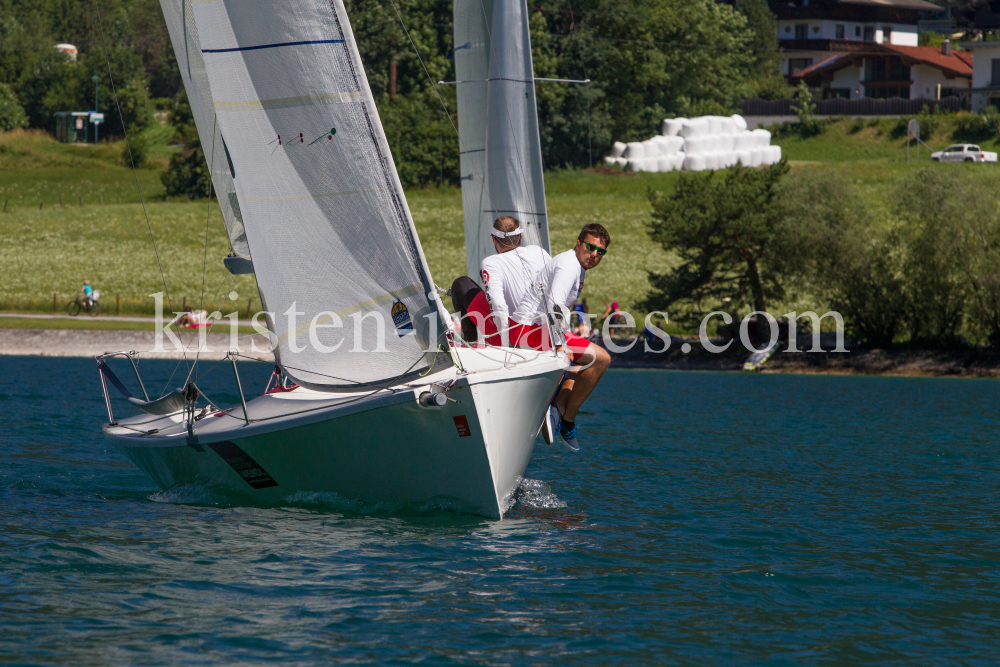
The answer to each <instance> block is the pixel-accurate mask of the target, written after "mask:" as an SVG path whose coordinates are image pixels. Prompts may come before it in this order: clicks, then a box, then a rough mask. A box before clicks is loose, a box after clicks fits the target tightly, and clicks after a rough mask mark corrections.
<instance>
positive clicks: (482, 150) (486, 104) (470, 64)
mask: <svg viewBox="0 0 1000 667" xmlns="http://www.w3.org/2000/svg"><path fill="white" fill-rule="evenodd" d="M454 26H455V74H456V77H455V78H456V80H457V86H458V134H459V145H460V149H459V150H460V151H461V154H460V164H461V178H462V208H463V210H464V216H465V259H466V270H467V271H468V275H469V276H478V275H479V268H480V265H481V264H482V261H483V258H484V257H486V256H488V255H492V254H494V253H495V250H494V248H493V244H492V242H491V241H490V229H491V228H492V226H493V221H494V220H495V219H496V218H498V217H499V216H501V215H510V216H513V217H515V218H517V219H518V220H520V221H521V226H522V229H523V230H524V232H523V234H524V235H523V237H522V238H523V241H522V242H523V243H524V244H526V245H538V246H541V247H542V248H543V249H544V250H545V251H546V252H548V251H549V225H548V216H547V211H546V205H545V180H544V176H543V174H542V147H541V141H540V139H539V134H538V112H537V107H536V101H535V83H534V81H535V76H534V67H533V65H532V61H531V35H530V32H529V26H528V7H527V4H526V2H525V0H513V1H511V0H507V1H504V0H454Z"/></svg>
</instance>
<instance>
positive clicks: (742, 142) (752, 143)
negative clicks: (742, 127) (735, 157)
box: [733, 132, 757, 151]
mask: <svg viewBox="0 0 1000 667" xmlns="http://www.w3.org/2000/svg"><path fill="white" fill-rule="evenodd" d="M756 146H757V137H755V136H753V132H740V133H739V134H737V135H736V139H735V140H734V141H733V148H734V149H735V150H738V151H748V150H750V149H751V148H755V147H756Z"/></svg>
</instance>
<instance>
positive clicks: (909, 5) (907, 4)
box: [837, 0, 943, 12]
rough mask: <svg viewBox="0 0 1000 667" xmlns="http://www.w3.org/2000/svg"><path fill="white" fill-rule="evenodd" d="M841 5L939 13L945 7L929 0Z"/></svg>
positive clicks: (855, 0)
mask: <svg viewBox="0 0 1000 667" xmlns="http://www.w3.org/2000/svg"><path fill="white" fill-rule="evenodd" d="M837 4H841V5H874V6H876V7H895V8H898V9H919V10H924V11H933V12H939V11H941V10H942V9H943V7H941V6H939V5H935V4H934V3H932V2H927V0H838V3H837Z"/></svg>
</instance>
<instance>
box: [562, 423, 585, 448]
mask: <svg viewBox="0 0 1000 667" xmlns="http://www.w3.org/2000/svg"><path fill="white" fill-rule="evenodd" d="M559 437H560V438H562V441H563V442H564V443H566V446H567V447H569V448H570V449H571V450H572V451H574V452H578V451H580V443H578V442H577V441H576V424H575V423H572V422H567V421H566V420H565V419H562V420H560V421H559Z"/></svg>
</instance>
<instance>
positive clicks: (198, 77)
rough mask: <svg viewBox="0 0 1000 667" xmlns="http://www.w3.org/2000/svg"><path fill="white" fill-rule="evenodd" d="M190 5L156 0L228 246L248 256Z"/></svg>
mask: <svg viewBox="0 0 1000 667" xmlns="http://www.w3.org/2000/svg"><path fill="white" fill-rule="evenodd" d="M191 6H192V0H160V7H161V8H162V9H163V18H164V19H166V22H167V31H168V32H169V33H170V41H171V43H172V44H173V45H174V54H175V55H176V56H177V65H178V68H179V69H180V72H181V79H182V80H183V82H184V89H185V90H186V91H187V94H188V101H189V102H190V104H191V115H192V116H194V124H195V126H196V127H197V128H198V136H199V138H200V139H201V145H202V149H203V150H204V151H205V159H206V160H208V162H209V163H210V165H209V167H210V173H211V175H212V184H213V187H214V188H215V193H216V196H217V197H218V200H219V208H220V209H222V219H223V221H224V222H225V225H226V233H227V234H228V235H229V245H230V247H231V248H232V249H233V252H235V253H236V254H237V255H239V256H240V257H245V258H247V259H249V258H250V248H249V246H248V245H247V237H246V232H245V231H244V229H243V216H242V214H241V212H240V207H239V201H238V200H237V198H236V188H235V187H234V186H233V178H232V172H231V170H230V168H229V161H228V160H227V159H226V149H225V145H224V142H223V140H222V133H221V132H220V130H219V127H218V125H217V123H216V122H215V107H214V105H213V103H212V94H211V92H210V91H209V87H208V75H207V74H206V73H205V61H204V60H203V59H202V57H201V41H200V40H199V39H198V28H197V27H196V26H195V21H194V12H193V10H192V9H191ZM213 135H214V136H213ZM206 194H207V193H206Z"/></svg>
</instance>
